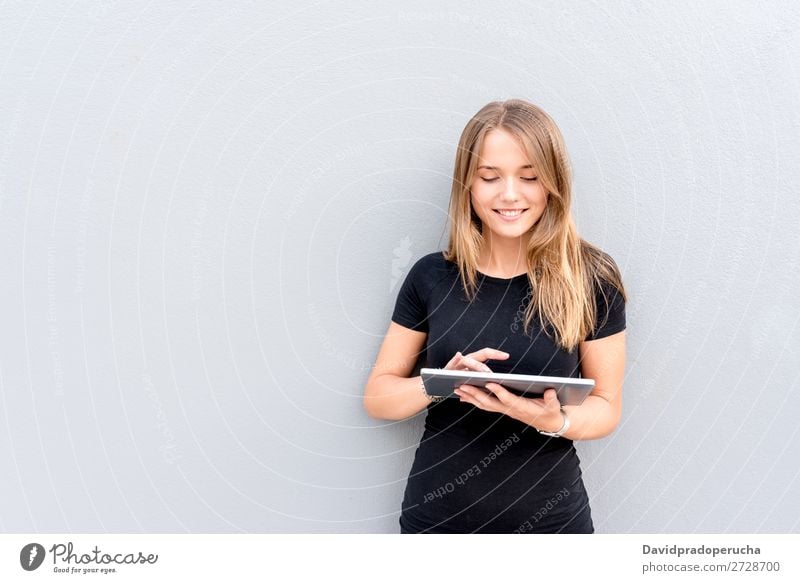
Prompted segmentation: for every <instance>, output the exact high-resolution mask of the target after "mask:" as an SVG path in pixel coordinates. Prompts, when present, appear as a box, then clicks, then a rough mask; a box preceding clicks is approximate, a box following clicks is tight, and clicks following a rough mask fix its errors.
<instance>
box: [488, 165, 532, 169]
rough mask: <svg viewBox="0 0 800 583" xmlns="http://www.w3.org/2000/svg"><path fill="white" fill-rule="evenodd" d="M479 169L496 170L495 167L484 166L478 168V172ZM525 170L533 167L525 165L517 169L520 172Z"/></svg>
mask: <svg viewBox="0 0 800 583" xmlns="http://www.w3.org/2000/svg"><path fill="white" fill-rule="evenodd" d="M481 168H486V169H487V170H497V166H486V165H484V166H478V170H480V169H481ZM526 168H533V166H531V165H530V164H526V165H525V166H520V167H519V169H520V170H525V169H526Z"/></svg>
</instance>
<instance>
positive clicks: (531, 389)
mask: <svg viewBox="0 0 800 583" xmlns="http://www.w3.org/2000/svg"><path fill="white" fill-rule="evenodd" d="M419 372H420V375H421V376H422V382H423V384H424V385H425V392H427V393H428V394H429V395H431V396H434V397H455V398H456V399H457V398H458V395H456V394H455V393H454V392H453V391H454V390H455V389H457V388H458V387H459V386H461V385H472V386H474V387H481V388H483V389H484V390H485V391H488V390H489V389H486V388H485V387H486V383H497V384H498V385H503V386H504V387H505V388H506V389H507V390H508V391H510V392H512V393H514V394H516V395H520V396H522V397H543V396H544V391H545V389H549V388H553V389H555V390H556V395H558V400H559V402H560V403H561V404H562V405H580V404H581V403H583V400H584V399H585V398H586V397H587V395H588V394H589V393H591V392H592V389H594V380H593V379H582V378H572V377H545V376H537V375H525V374H513V373H501V372H477V371H474V370H449V369H443V368H423V369H421V370H420V371H419Z"/></svg>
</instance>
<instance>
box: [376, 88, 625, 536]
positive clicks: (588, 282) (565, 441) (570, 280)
mask: <svg viewBox="0 0 800 583" xmlns="http://www.w3.org/2000/svg"><path fill="white" fill-rule="evenodd" d="M570 174H571V173H570V166H569V161H568V158H567V152H566V148H565V147H564V139H563V137H562V135H561V132H560V131H559V129H558V127H557V126H556V124H555V123H554V122H553V120H552V119H551V118H550V116H548V115H547V114H546V113H545V112H544V111H542V109H540V108H539V107H537V106H535V105H533V104H531V103H528V102H526V101H523V100H519V99H512V100H508V101H504V102H492V103H489V104H488V105H486V106H485V107H483V108H482V109H481V110H480V111H479V112H478V113H477V114H475V116H474V117H473V118H472V119H471V120H470V121H469V123H468V124H467V126H466V128H464V131H463V133H462V134H461V139H460V141H459V144H458V151H457V153H456V161H455V171H454V176H453V185H452V192H451V198H450V217H451V226H450V241H449V244H448V247H447V251H445V252H435V253H430V254H427V255H425V256H423V257H422V258H420V259H419V260H418V261H417V262H416V263H414V264H413V266H412V267H411V269H410V270H409V273H408V275H407V276H406V279H405V281H404V282H403V285H402V286H401V289H400V291H399V294H398V297H397V302H396V304H395V309H394V313H393V315H392V322H391V323H390V325H389V329H388V331H387V334H386V338H385V340H384V341H383V345H382V346H381V349H380V352H379V354H378V357H377V360H376V363H375V366H374V368H373V372H372V374H371V375H370V377H369V379H368V381H367V386H366V390H365V395H364V407H365V408H366V410H367V412H368V413H369V414H370V415H371V416H372V417H375V418H379V419H405V418H407V417H410V416H412V415H415V414H416V413H419V412H420V411H422V410H423V409H426V410H427V416H426V419H425V431H424V434H423V435H422V439H421V440H420V444H419V447H418V448H417V451H416V455H415V457H414V463H413V465H412V468H411V472H410V475H409V477H408V482H407V485H406V490H405V496H404V499H403V502H402V512H401V515H400V531H401V533H471V532H482V533H528V532H531V533H592V532H594V525H593V523H592V516H591V510H590V508H589V497H588V495H587V492H586V490H585V488H584V484H583V479H582V474H581V468H580V460H579V459H578V455H577V453H576V451H575V448H574V446H573V441H574V440H577V439H598V438H601V437H605V436H607V435H609V434H610V433H611V432H613V431H614V429H615V428H616V426H617V424H618V423H619V419H620V413H621V406H622V381H623V372H624V368H625V332H624V330H625V302H626V301H627V298H626V294H625V290H624V287H623V283H622V278H621V276H620V273H619V270H618V268H617V265H616V263H615V262H614V260H613V259H612V258H611V257H610V256H609V255H608V254H607V253H605V252H603V251H601V250H600V249H598V248H597V247H595V246H593V245H591V244H589V243H587V242H586V241H584V240H583V239H581V238H580V237H579V236H578V234H577V232H576V229H575V225H574V223H573V220H572V217H571V210H570V205H571V199H572V192H571V175H570ZM422 352H425V353H426V359H425V360H426V362H425V364H424V365H423V366H428V367H433V368H446V369H458V370H476V371H493V372H511V373H520V374H534V375H546V376H564V377H577V376H581V377H583V378H591V379H594V380H595V388H594V390H593V391H592V393H591V394H590V395H589V396H588V397H587V398H586V400H585V401H584V402H583V403H582V404H581V405H580V406H563V407H562V406H561V405H560V403H559V402H558V398H557V397H556V394H555V391H554V390H553V389H548V390H547V391H546V392H545V394H544V397H543V398H538V399H534V398H526V397H520V396H517V395H515V394H513V393H511V392H509V391H507V390H506V389H504V388H503V387H502V386H501V385H498V384H489V385H488V387H487V388H488V389H489V390H488V391H484V390H483V389H480V388H477V387H472V386H469V385H462V386H461V387H459V389H458V390H456V393H457V394H458V396H459V398H458V399H455V398H447V399H440V398H437V399H433V398H431V397H429V396H428V395H427V394H426V393H425V390H424V386H423V385H422V383H421V378H420V377H419V376H414V377H411V378H409V375H410V374H411V373H412V372H413V371H414V369H415V365H416V364H417V361H418V360H419V357H420V354H421V353H422ZM487 363H491V366H489V364H487Z"/></svg>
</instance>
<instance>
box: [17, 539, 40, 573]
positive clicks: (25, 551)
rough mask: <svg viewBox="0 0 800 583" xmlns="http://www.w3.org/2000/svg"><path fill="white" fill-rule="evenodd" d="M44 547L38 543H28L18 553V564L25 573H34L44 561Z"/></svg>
mask: <svg viewBox="0 0 800 583" xmlns="http://www.w3.org/2000/svg"><path fill="white" fill-rule="evenodd" d="M44 555H45V553H44V547H43V546H42V545H40V544H39V543H29V544H27V545H25V546H24V547H22V550H21V551H20V552H19V564H20V565H22V568H23V569H25V570H26V571H35V570H36V569H38V568H39V566H40V565H41V564H42V561H44Z"/></svg>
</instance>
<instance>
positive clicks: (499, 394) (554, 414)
mask: <svg viewBox="0 0 800 583" xmlns="http://www.w3.org/2000/svg"><path fill="white" fill-rule="evenodd" d="M486 388H487V389H488V391H489V392H488V393H487V392H485V391H484V390H482V389H480V388H479V387H474V386H472V385H461V386H460V387H458V388H457V389H456V390H455V393H456V395H458V396H459V397H460V398H461V401H462V402H464V403H472V404H473V405H475V406H476V407H477V408H478V409H483V410H484V411H491V412H493V413H503V414H505V415H508V416H509V417H512V418H514V419H516V420H518V421H522V422H523V423H527V424H528V425H531V426H533V427H535V428H537V429H541V430H543V431H558V429H559V428H560V427H561V425H562V423H563V417H562V416H561V403H560V402H559V400H558V397H557V396H556V390H555V389H547V390H546V391H545V392H544V398H538V399H532V398H530V397H520V396H518V395H515V394H514V393H512V392H510V391H508V390H507V389H506V388H505V387H503V386H502V385H498V384H497V383H486Z"/></svg>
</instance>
